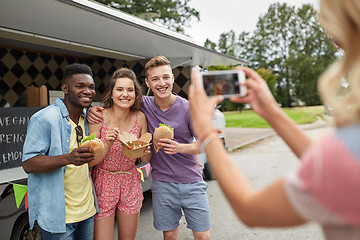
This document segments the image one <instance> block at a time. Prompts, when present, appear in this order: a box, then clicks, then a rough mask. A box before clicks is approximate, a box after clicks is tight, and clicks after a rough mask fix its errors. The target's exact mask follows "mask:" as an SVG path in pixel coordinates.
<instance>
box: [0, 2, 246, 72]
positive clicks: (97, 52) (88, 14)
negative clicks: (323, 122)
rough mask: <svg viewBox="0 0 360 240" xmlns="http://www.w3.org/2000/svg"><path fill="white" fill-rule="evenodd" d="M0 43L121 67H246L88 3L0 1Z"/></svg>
mask: <svg viewBox="0 0 360 240" xmlns="http://www.w3.org/2000/svg"><path fill="white" fill-rule="evenodd" d="M0 43H1V45H4V46H13V47H19V48H30V49H36V50H38V51H46V52H54V53H59V54H68V55H73V56H78V57H91V56H103V57H109V58H115V59H120V60H124V61H134V60H141V59H150V58H152V57H154V56H157V55H164V56H166V57H168V58H169V59H170V61H171V63H172V65H173V67H176V66H194V65H201V66H211V65H238V64H241V65H244V64H245V65H246V64H247V62H246V61H245V60H242V59H238V58H235V57H232V56H229V55H226V54H223V53H219V52H216V51H213V50H210V49H207V48H205V47H202V46H199V45H197V44H196V43H195V42H194V41H193V39H192V38H190V37H188V36H185V35H183V34H180V33H177V32H174V31H171V30H169V29H166V28H164V27H162V26H158V25H156V24H153V23H151V22H149V21H146V20H144V19H141V18H138V17H135V16H132V15H129V14H127V13H124V12H121V11H118V10H115V9H112V8H110V7H107V6H104V5H101V4H99V3H96V2H92V1H88V0H32V1H28V0H11V1H3V2H2V3H1V8H0ZM174 65H175V66H174Z"/></svg>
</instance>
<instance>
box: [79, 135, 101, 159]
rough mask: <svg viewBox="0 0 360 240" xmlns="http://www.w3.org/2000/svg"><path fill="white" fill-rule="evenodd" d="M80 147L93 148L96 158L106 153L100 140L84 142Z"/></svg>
mask: <svg viewBox="0 0 360 240" xmlns="http://www.w3.org/2000/svg"><path fill="white" fill-rule="evenodd" d="M80 147H88V148H91V150H92V152H93V153H94V156H95V157H96V156H98V155H100V154H102V153H103V152H104V144H103V142H102V141H101V140H100V139H98V138H95V139H91V140H87V141H85V142H83V143H82V144H80Z"/></svg>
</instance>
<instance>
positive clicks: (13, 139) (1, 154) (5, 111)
mask: <svg viewBox="0 0 360 240" xmlns="http://www.w3.org/2000/svg"><path fill="white" fill-rule="evenodd" d="M40 109H41V108H40V107H9V108H6V107H2V108H0V170H2V169H7V168H13V167H19V166H21V159H22V148H23V144H24V141H25V136H26V128H27V124H28V122H29V120H30V117H31V116H32V115H33V114H34V113H35V112H37V111H39V110H40Z"/></svg>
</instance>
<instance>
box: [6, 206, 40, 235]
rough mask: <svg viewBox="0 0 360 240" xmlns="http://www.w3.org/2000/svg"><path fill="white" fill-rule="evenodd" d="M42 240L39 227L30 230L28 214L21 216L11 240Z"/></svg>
mask: <svg viewBox="0 0 360 240" xmlns="http://www.w3.org/2000/svg"><path fill="white" fill-rule="evenodd" d="M25 239H26V240H41V233H40V229H39V227H38V226H37V225H35V226H34V228H33V229H30V224H29V217H28V214H27V213H24V214H22V215H20V216H19V218H18V219H17V220H16V222H15V225H14V228H13V230H12V233H11V238H10V240H25Z"/></svg>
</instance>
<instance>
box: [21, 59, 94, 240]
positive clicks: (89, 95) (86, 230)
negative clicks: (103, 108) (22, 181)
mask: <svg viewBox="0 0 360 240" xmlns="http://www.w3.org/2000/svg"><path fill="white" fill-rule="evenodd" d="M61 89H62V91H63V92H64V94H65V97H64V99H63V100H62V99H59V98H58V99H57V100H56V102H55V104H53V105H50V106H48V107H46V108H45V109H42V110H40V111H39V112H37V113H35V114H34V115H33V116H32V117H31V119H30V121H29V125H28V128H27V135H26V139H25V143H24V147H23V168H24V170H25V172H26V173H28V174H29V175H28V189H29V192H28V194H29V195H28V197H29V198H28V201H29V222H30V228H33V226H34V224H35V223H37V224H38V226H39V227H40V231H41V236H42V239H43V240H44V239H86V240H88V239H93V232H94V215H95V214H96V208H97V207H96V197H95V194H94V191H93V187H92V182H91V178H90V176H89V168H88V164H87V163H88V162H90V161H92V160H93V159H94V154H93V153H92V151H91V149H90V148H79V145H78V144H79V142H80V141H81V139H82V137H83V136H85V133H88V126H87V121H86V117H85V113H86V110H85V109H84V108H87V107H89V106H90V103H91V102H92V100H93V98H94V96H95V84H94V80H93V78H92V71H91V69H90V67H88V66H87V65H84V64H77V63H74V64H71V65H68V66H66V67H65V71H64V82H63V84H62V86H61Z"/></svg>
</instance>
